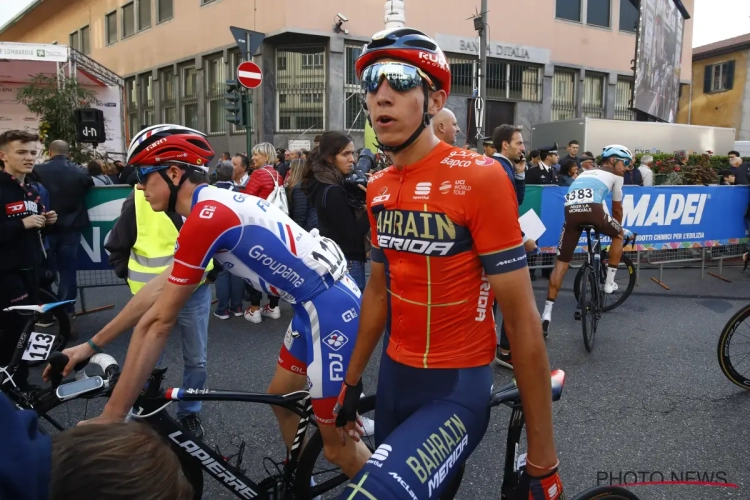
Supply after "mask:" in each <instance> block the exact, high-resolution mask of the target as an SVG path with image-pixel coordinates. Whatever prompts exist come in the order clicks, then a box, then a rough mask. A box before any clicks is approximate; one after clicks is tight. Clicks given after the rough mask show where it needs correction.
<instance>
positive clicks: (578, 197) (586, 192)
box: [565, 188, 594, 205]
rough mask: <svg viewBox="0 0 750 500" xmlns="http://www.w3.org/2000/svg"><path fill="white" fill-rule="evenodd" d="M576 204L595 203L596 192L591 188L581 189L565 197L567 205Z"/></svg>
mask: <svg viewBox="0 0 750 500" xmlns="http://www.w3.org/2000/svg"><path fill="white" fill-rule="evenodd" d="M574 203H594V190H593V189H591V188H581V189H576V190H575V191H571V192H570V193H568V194H566V195H565V204H566V205H572V204H574Z"/></svg>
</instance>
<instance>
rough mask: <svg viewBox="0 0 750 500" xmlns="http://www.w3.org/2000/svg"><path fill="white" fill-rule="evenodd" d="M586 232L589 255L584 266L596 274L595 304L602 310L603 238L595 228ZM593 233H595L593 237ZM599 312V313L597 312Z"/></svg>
mask: <svg viewBox="0 0 750 500" xmlns="http://www.w3.org/2000/svg"><path fill="white" fill-rule="evenodd" d="M585 232H586V243H587V247H588V255H587V257H586V263H585V264H584V265H589V266H591V270H592V272H593V273H594V282H595V283H596V288H595V289H594V290H593V293H594V294H595V297H594V303H595V304H596V307H597V309H599V310H601V308H602V303H601V301H602V298H603V297H602V296H603V290H602V285H601V273H602V249H601V245H602V242H601V237H600V236H599V231H597V230H596V229H595V228H591V229H588V228H586V229H585ZM591 233H594V234H593V236H592V234H591ZM597 312H598V311H597Z"/></svg>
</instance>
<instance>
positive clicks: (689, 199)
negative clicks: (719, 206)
mask: <svg viewBox="0 0 750 500" xmlns="http://www.w3.org/2000/svg"><path fill="white" fill-rule="evenodd" d="M708 198H709V195H708V194H706V193H689V194H679V193H672V194H658V195H656V196H652V195H650V194H642V195H640V197H639V198H638V201H637V202H636V201H635V195H632V194H626V195H624V196H623V199H622V211H623V226H625V227H629V226H646V227H648V226H669V225H675V224H678V225H684V226H692V225H697V224H700V223H701V219H702V218H703V209H704V208H705V207H706V200H707V199H708Z"/></svg>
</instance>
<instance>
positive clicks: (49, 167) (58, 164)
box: [34, 155, 94, 234]
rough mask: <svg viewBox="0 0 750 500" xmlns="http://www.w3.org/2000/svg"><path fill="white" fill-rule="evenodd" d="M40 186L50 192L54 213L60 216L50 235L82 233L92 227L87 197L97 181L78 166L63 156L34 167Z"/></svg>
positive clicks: (49, 230) (51, 227)
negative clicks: (90, 225)
mask: <svg viewBox="0 0 750 500" xmlns="http://www.w3.org/2000/svg"><path fill="white" fill-rule="evenodd" d="M34 171H35V172H36V173H37V175H38V176H39V182H41V183H42V185H43V186H44V187H45V188H46V189H47V191H49V199H50V210H54V211H55V212H57V223H56V224H54V225H52V226H50V227H49V229H48V233H49V234H65V233H71V232H76V231H81V230H83V229H85V228H87V227H88V226H89V213H88V211H87V210H86V193H88V191H89V189H91V187H92V186H93V185H94V181H93V180H92V179H91V177H89V175H88V174H87V173H86V172H85V171H84V170H83V169H82V168H81V167H79V166H78V165H76V164H75V163H73V162H71V161H70V160H68V159H67V158H65V157H64V156H62V155H58V156H53V157H52V158H51V159H50V161H48V162H47V163H42V164H40V165H37V166H36V167H34Z"/></svg>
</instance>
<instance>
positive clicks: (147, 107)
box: [138, 72, 156, 127]
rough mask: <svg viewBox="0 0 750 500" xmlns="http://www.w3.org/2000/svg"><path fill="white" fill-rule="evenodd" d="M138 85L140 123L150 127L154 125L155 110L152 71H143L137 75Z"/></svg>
mask: <svg viewBox="0 0 750 500" xmlns="http://www.w3.org/2000/svg"><path fill="white" fill-rule="evenodd" d="M139 80H140V82H138V86H139V87H140V91H141V96H140V97H141V106H140V108H141V110H142V114H141V125H143V126H144V127H150V126H151V125H156V112H155V111H154V85H153V84H154V77H153V74H152V73H150V72H149V73H145V74H143V75H141V76H140V77H139Z"/></svg>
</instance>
